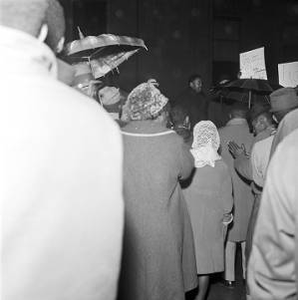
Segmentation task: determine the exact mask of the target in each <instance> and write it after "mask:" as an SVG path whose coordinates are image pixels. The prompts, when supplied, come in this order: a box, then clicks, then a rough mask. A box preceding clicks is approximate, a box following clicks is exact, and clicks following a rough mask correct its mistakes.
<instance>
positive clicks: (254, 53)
mask: <svg viewBox="0 0 298 300" xmlns="http://www.w3.org/2000/svg"><path fill="white" fill-rule="evenodd" d="M240 71H241V76H240V78H254V79H265V80H267V72H266V66H265V55H264V47H262V48H257V49H254V50H251V51H248V52H243V53H240Z"/></svg>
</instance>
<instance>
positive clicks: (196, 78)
mask: <svg viewBox="0 0 298 300" xmlns="http://www.w3.org/2000/svg"><path fill="white" fill-rule="evenodd" d="M188 85H189V87H190V88H191V89H192V90H194V91H195V92H196V93H200V92H201V91H202V87H203V81H202V77H201V76H200V75H198V74H193V75H191V76H190V77H189V79H188Z"/></svg>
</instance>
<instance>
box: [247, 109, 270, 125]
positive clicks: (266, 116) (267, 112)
mask: <svg viewBox="0 0 298 300" xmlns="http://www.w3.org/2000/svg"><path fill="white" fill-rule="evenodd" d="M261 116H263V117H265V118H266V120H267V121H268V124H270V125H271V124H273V123H274V121H273V118H272V113H271V112H270V111H268V110H267V111H263V112H261V113H260V114H259V115H257V116H256V117H255V118H254V119H252V120H251V121H253V120H256V119H257V118H259V117H261Z"/></svg>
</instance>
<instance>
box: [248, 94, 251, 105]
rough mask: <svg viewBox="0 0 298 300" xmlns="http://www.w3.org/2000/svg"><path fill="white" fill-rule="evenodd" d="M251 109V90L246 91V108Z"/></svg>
mask: <svg viewBox="0 0 298 300" xmlns="http://www.w3.org/2000/svg"><path fill="white" fill-rule="evenodd" d="M250 107H251V90H249V91H248V108H249V109H250Z"/></svg>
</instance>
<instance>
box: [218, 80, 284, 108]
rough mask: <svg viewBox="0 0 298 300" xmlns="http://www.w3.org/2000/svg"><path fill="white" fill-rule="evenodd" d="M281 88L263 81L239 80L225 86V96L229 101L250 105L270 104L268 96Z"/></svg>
mask: <svg viewBox="0 0 298 300" xmlns="http://www.w3.org/2000/svg"><path fill="white" fill-rule="evenodd" d="M279 87H280V86H277V85H272V84H270V83H269V82H268V80H263V79H252V78H251V79H237V80H234V81H231V82H228V83H226V84H225V85H224V86H223V91H224V92H223V96H224V97H225V98H227V99H232V100H236V101H241V102H246V103H248V107H249V108H250V107H251V104H252V103H255V102H263V103H269V97H268V95H269V94H270V93H271V92H273V91H274V90H275V89H277V88H279Z"/></svg>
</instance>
